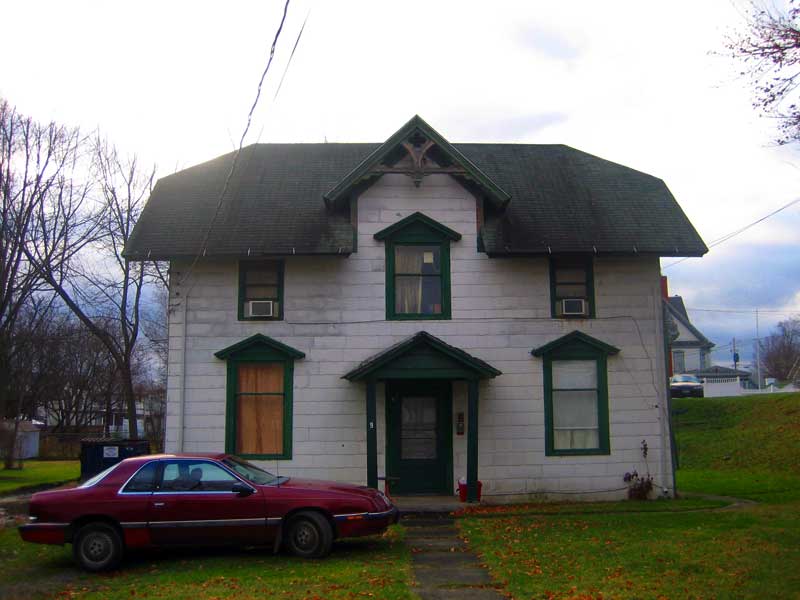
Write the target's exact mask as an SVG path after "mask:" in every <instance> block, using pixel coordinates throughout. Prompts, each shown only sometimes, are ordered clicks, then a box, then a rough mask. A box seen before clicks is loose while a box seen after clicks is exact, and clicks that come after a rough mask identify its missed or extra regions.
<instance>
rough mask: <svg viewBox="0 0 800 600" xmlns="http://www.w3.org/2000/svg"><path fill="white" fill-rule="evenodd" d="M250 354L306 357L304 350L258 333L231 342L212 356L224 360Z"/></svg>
mask: <svg viewBox="0 0 800 600" xmlns="http://www.w3.org/2000/svg"><path fill="white" fill-rule="evenodd" d="M250 354H253V355H255V354H258V355H260V356H261V357H264V356H265V355H269V354H272V355H276V358H278V357H280V358H284V359H285V358H289V359H300V358H305V357H306V355H305V353H304V352H300V350H296V349H295V348H292V347H291V346H287V345H286V344H281V343H280V342H279V341H277V340H273V339H272V338H271V337H267V336H266V335H262V334H260V333H257V334H255V335H252V336H250V337H249V338H247V339H245V340H242V341H241V342H237V343H236V344H233V345H232V346H228V347H227V348H224V349H222V350H220V351H219V352H215V353H214V356H216V357H217V358H219V359H222V360H226V359H228V358H238V357H240V356H243V355H250Z"/></svg>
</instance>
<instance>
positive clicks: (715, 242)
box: [661, 198, 800, 271]
mask: <svg viewBox="0 0 800 600" xmlns="http://www.w3.org/2000/svg"><path fill="white" fill-rule="evenodd" d="M798 202H800V198H795V199H794V200H792V201H791V202H789V203H788V204H784V205H783V206H781V207H780V208H778V209H776V210H773V211H772V212H771V213H769V214H768V215H764V216H763V217H761V218H760V219H758V220H757V221H753V222H752V223H750V224H749V225H745V226H744V227H741V228H740V229H737V230H736V231H731V232H730V233H726V234H725V235H723V236H722V237H720V238H717V239H716V240H712V241H711V242H710V243H709V244H708V249H709V250H710V249H711V248H713V247H715V246H719V245H720V244H723V243H725V242H727V241H728V240H730V239H731V238H734V237H736V236H737V235H739V234H740V233H744V232H745V231H747V230H748V229H750V228H751V227H755V226H756V225H758V224H759V223H761V222H762V221H766V220H767V219H769V218H770V217H773V216H775V215H777V214H778V213H779V212H781V211H783V210H786V209H787V208H789V207H790V206H793V205H795V204H797V203H798ZM690 258H694V257H692V256H687V257H686V258H681V259H680V260H676V261H675V262H671V263H669V264H668V265H665V266H664V267H662V268H661V270H662V271H664V270H666V269H669V268H670V267H674V266H675V265H678V264H680V263H682V262H683V261H685V260H689V259H690Z"/></svg>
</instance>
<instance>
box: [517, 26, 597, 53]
mask: <svg viewBox="0 0 800 600" xmlns="http://www.w3.org/2000/svg"><path fill="white" fill-rule="evenodd" d="M518 41H519V43H520V44H521V45H522V46H524V47H526V48H528V49H530V50H533V51H535V52H537V53H539V54H540V55H542V56H544V57H546V58H550V59H553V60H564V61H571V60H575V59H577V58H579V57H580V56H581V55H582V54H583V51H582V50H581V49H580V48H578V47H577V46H576V45H575V44H574V43H573V42H572V41H571V40H570V39H568V38H567V37H566V36H565V35H564V34H562V33H560V32H558V31H554V30H548V29H545V28H543V27H539V26H536V25H529V26H527V27H524V28H523V29H521V30H520V32H519V34H518Z"/></svg>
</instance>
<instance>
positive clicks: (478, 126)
mask: <svg viewBox="0 0 800 600" xmlns="http://www.w3.org/2000/svg"><path fill="white" fill-rule="evenodd" d="M567 119H569V115H567V114H565V113H561V112H544V113H533V114H528V115H518V116H512V117H505V116H503V115H498V114H497V113H496V112H492V113H484V114H482V115H477V114H472V113H470V114H468V115H464V116H463V117H461V118H460V119H459V120H458V121H456V125H455V129H456V130H457V137H458V139H457V140H454V141H474V142H492V141H497V142H516V141H523V140H524V139H525V138H526V137H528V136H531V135H532V134H535V133H539V132H541V131H542V130H544V129H546V128H548V127H552V126H555V125H560V124H561V123H564V122H565V121H567Z"/></svg>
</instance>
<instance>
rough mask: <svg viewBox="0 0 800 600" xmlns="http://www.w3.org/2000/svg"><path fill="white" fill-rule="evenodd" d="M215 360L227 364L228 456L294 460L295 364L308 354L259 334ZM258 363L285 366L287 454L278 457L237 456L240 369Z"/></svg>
mask: <svg viewBox="0 0 800 600" xmlns="http://www.w3.org/2000/svg"><path fill="white" fill-rule="evenodd" d="M214 356H216V357H217V358H219V359H222V360H225V361H227V382H226V402H225V452H227V453H229V454H236V455H237V456H241V457H242V458H247V459H255V460H270V459H272V460H274V459H277V460H289V459H291V458H292V417H293V406H294V403H293V391H294V361H295V360H296V359H301V358H304V357H305V354H304V353H302V352H300V351H299V350H296V349H294V348H291V347H290V346H286V345H284V344H281V343H280V342H278V341H276V340H273V339H272V338H269V337H267V336H264V335H261V334H256V335H254V336H251V337H250V338H247V339H246V340H243V341H241V342H239V343H237V344H234V345H233V346H230V347H228V348H225V349H224V350H220V351H219V352H217V353H215V354H214ZM254 363H281V364H282V365H283V450H282V451H281V452H279V453H276V454H237V452H236V437H237V413H238V411H237V396H238V395H239V394H238V392H237V389H238V381H239V366H240V365H242V364H254ZM259 395H270V394H268V393H265V394H259ZM272 395H277V394H272Z"/></svg>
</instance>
